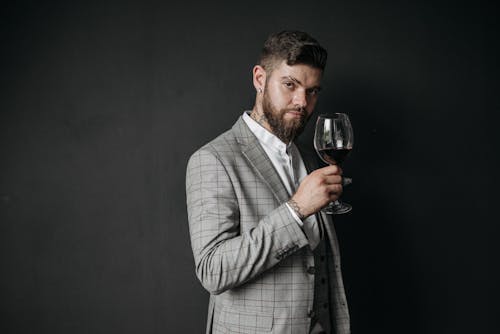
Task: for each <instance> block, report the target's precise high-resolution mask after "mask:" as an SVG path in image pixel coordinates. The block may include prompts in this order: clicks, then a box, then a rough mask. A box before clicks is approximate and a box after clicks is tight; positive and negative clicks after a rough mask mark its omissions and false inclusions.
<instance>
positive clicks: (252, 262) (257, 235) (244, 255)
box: [186, 149, 308, 294]
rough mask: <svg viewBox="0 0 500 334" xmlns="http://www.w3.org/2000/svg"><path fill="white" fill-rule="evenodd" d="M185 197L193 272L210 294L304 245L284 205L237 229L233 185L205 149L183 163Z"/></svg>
mask: <svg viewBox="0 0 500 334" xmlns="http://www.w3.org/2000/svg"><path fill="white" fill-rule="evenodd" d="M186 197H187V211H188V219H189V232H190V237H191V247H192V250H193V255H194V260H195V265H196V275H197V276H198V279H199V280H200V282H201V284H202V285H203V286H204V288H205V289H206V290H208V291H209V292H210V293H212V294H219V293H222V292H224V291H225V290H227V289H231V288H234V287H238V286H240V285H241V284H243V283H245V282H246V281H248V280H251V279H252V278H254V277H256V276H258V275H259V274H261V273H262V272H264V271H266V270H267V269H269V268H272V267H273V266H275V265H276V264H277V263H279V262H280V261H281V260H282V259H283V258H285V257H286V256H288V255H289V254H291V253H293V252H295V251H296V250H298V249H300V248H301V247H304V246H305V245H308V241H307V238H306V236H305V235H304V233H303V231H302V229H301V228H300V227H299V225H298V224H297V222H296V221H295V219H294V217H293V216H292V214H291V213H290V210H289V209H288V208H287V206H286V204H285V203H283V204H282V205H280V206H279V207H277V208H276V209H274V210H273V211H271V212H270V213H269V214H268V215H267V216H265V217H264V218H262V219H261V220H260V221H259V222H258V223H257V225H256V227H255V228H252V229H250V230H248V231H246V232H244V233H241V231H240V211H239V207H238V200H237V196H236V193H235V191H234V188H233V184H232V182H231V180H230V177H229V175H228V173H227V171H226V169H225V168H224V166H223V165H222V163H221V162H220V160H219V159H218V158H217V157H216V156H215V154H213V153H212V152H211V151H209V150H203V149H201V150H199V151H197V152H196V153H195V154H193V156H192V157H191V158H190V160H189V162H188V166H187V173H186Z"/></svg>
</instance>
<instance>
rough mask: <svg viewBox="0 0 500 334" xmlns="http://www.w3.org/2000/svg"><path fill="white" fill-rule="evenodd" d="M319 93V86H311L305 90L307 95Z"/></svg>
mask: <svg viewBox="0 0 500 334" xmlns="http://www.w3.org/2000/svg"><path fill="white" fill-rule="evenodd" d="M318 94H319V88H312V89H308V90H307V95H309V96H316V95H318Z"/></svg>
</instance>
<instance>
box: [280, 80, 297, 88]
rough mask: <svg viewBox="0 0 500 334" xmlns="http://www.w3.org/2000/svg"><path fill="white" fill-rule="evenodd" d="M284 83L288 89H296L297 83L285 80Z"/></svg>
mask: <svg viewBox="0 0 500 334" xmlns="http://www.w3.org/2000/svg"><path fill="white" fill-rule="evenodd" d="M283 85H284V86H285V87H286V88H288V89H294V88H295V83H293V82H291V81H285V82H283Z"/></svg>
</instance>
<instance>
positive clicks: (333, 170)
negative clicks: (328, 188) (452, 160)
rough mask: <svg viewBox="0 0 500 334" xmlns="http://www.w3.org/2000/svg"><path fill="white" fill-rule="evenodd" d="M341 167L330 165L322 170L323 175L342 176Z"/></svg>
mask: <svg viewBox="0 0 500 334" xmlns="http://www.w3.org/2000/svg"><path fill="white" fill-rule="evenodd" d="M340 171H341V169H340V167H339V166H337V165H330V166H327V167H323V168H322V174H323V175H340Z"/></svg>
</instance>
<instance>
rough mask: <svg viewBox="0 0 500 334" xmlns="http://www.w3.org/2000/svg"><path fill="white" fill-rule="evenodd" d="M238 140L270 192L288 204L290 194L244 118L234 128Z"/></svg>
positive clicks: (242, 150)
mask: <svg viewBox="0 0 500 334" xmlns="http://www.w3.org/2000/svg"><path fill="white" fill-rule="evenodd" d="M233 131H234V133H235V136H236V139H237V140H238V142H239V143H240V145H241V152H242V153H243V155H244V156H245V157H246V158H247V159H248V161H249V162H250V163H251V164H252V166H253V167H254V169H255V171H256V172H257V174H258V175H259V177H260V178H261V179H262V181H264V182H265V183H266V184H267V185H268V187H269V190H270V191H271V192H272V193H273V195H274V196H275V197H276V199H277V200H278V201H279V202H280V203H283V202H286V201H288V199H289V195H288V192H287V190H286V188H285V185H284V184H283V181H282V180H281V178H280V176H279V175H278V172H277V171H276V169H274V166H273V164H272V162H271V160H270V159H269V157H268V156H267V154H266V152H265V151H264V149H263V148H262V146H261V145H260V143H259V141H258V139H257V138H256V137H255V135H254V134H253V133H252V131H250V129H249V128H248V126H247V125H246V123H245V121H244V120H243V118H242V117H240V118H239V119H238V121H236V123H235V124H234V126H233Z"/></svg>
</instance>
